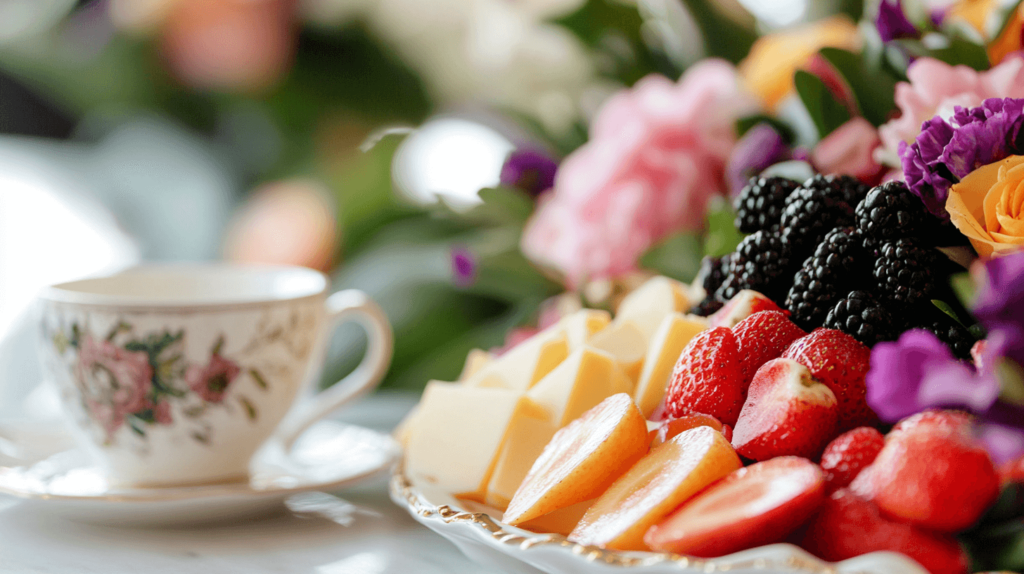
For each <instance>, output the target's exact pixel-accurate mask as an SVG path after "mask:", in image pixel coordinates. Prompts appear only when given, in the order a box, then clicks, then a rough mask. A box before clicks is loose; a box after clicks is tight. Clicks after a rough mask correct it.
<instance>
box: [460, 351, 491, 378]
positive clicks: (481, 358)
mask: <svg viewBox="0 0 1024 574" xmlns="http://www.w3.org/2000/svg"><path fill="white" fill-rule="evenodd" d="M493 360H494V357H493V356H492V355H491V354H490V353H488V352H487V351H485V350H483V349H472V350H471V351H470V352H469V354H468V355H466V363H465V364H464V365H463V366H462V373H461V374H459V381H461V382H466V381H467V380H468V379H469V378H470V377H472V376H473V375H475V374H477V373H479V372H480V370H481V369H483V368H484V366H486V365H487V364H488V363H490V362H491V361H493Z"/></svg>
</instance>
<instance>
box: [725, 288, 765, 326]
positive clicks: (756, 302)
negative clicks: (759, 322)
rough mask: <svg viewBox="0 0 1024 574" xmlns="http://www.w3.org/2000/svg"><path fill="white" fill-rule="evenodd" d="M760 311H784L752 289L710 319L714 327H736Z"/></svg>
mask: <svg viewBox="0 0 1024 574" xmlns="http://www.w3.org/2000/svg"><path fill="white" fill-rule="evenodd" d="M758 311H782V309H780V308H779V306H778V305H776V304H775V303H773V302H772V300H771V299H769V298H767V297H765V296H764V295H762V294H760V293H758V292H757V291H751V290H750V289H744V290H743V291H740V292H739V293H737V294H736V296H735V297H733V298H732V299H729V302H728V303H726V304H725V306H723V307H722V308H721V309H719V310H718V311H716V312H715V313H714V314H713V315H711V316H710V317H708V322H709V324H710V325H711V326H712V327H734V326H736V324H738V323H739V322H740V321H742V320H744V319H746V318H747V317H749V316H751V315H753V314H754V313H757V312H758Z"/></svg>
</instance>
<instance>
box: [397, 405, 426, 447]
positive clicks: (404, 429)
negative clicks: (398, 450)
mask: <svg viewBox="0 0 1024 574" xmlns="http://www.w3.org/2000/svg"><path fill="white" fill-rule="evenodd" d="M419 412H420V406H419V405H418V404H417V405H416V406H414V407H413V408H412V409H411V410H410V411H409V412H408V413H407V414H406V415H405V418H404V419H402V422H400V423H398V426H396V427H395V430H393V431H392V432H391V436H393V437H395V440H397V441H398V444H400V445H402V446H403V447H404V446H408V444H409V433H410V432H412V429H413V428H415V427H416V415H418V414H419Z"/></svg>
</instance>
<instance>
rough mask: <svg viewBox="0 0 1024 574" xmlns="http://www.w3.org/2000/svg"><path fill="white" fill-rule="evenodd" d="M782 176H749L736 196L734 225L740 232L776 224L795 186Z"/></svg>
mask: <svg viewBox="0 0 1024 574" xmlns="http://www.w3.org/2000/svg"><path fill="white" fill-rule="evenodd" d="M798 185H799V184H797V182H795V181H793V180H791V179H786V178H784V177H752V178H750V182H749V183H747V185H746V187H744V188H743V190H742V191H740V195H739V197H737V198H736V202H735V204H734V207H735V208H736V228H737V229H739V230H740V231H741V232H743V233H754V232H755V231H761V230H774V229H778V228H779V220H780V219H781V218H782V209H783V208H784V207H785V206H786V198H787V197H789V194H790V193H791V192H792V191H793V190H794V189H796V188H797V187H798Z"/></svg>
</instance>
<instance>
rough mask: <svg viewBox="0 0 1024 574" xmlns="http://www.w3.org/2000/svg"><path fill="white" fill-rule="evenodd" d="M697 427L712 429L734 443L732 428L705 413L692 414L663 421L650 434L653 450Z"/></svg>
mask: <svg viewBox="0 0 1024 574" xmlns="http://www.w3.org/2000/svg"><path fill="white" fill-rule="evenodd" d="M697 427H711V428H713V429H715V430H716V431H718V432H720V433H722V436H723V437H725V440H727V441H732V427H730V426H729V425H723V424H722V422H721V421H719V420H718V419H716V418H715V417H713V416H711V415H706V414H704V413H690V414H688V415H683V416H681V417H679V418H670V419H668V420H665V421H662V423H661V425H659V426H658V428H656V429H654V430H652V431H651V432H650V437H651V448H654V447H656V446H658V445H660V444H664V443H666V442H668V441H670V440H672V437H674V436H676V435H677V434H679V433H681V432H683V431H687V430H690V429H695V428H697Z"/></svg>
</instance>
